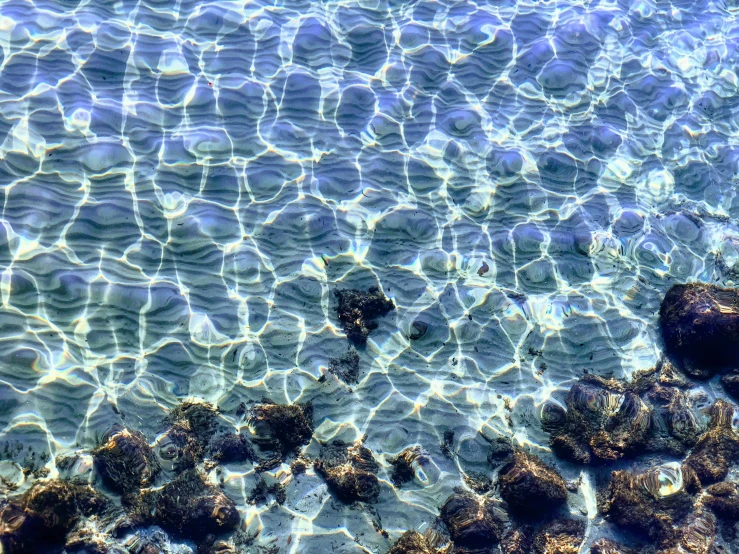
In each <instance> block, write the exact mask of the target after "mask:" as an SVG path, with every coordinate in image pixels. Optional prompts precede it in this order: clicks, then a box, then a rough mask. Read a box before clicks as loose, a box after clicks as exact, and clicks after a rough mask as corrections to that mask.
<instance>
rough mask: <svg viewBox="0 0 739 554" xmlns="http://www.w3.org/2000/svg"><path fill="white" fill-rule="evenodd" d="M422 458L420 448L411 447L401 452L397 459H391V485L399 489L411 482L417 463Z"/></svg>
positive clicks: (422, 454) (414, 475) (422, 453)
mask: <svg viewBox="0 0 739 554" xmlns="http://www.w3.org/2000/svg"><path fill="white" fill-rule="evenodd" d="M423 456H425V454H424V452H423V450H422V449H421V448H420V447H418V446H411V447H408V448H406V449H405V450H403V451H402V452H401V453H400V454H398V456H397V457H395V458H393V459H391V460H390V465H391V466H393V473H392V475H391V477H390V479H391V480H392V482H393V485H395V486H396V487H400V486H401V485H403V484H404V483H408V482H409V481H412V480H413V479H414V478H415V477H416V473H417V472H418V461H419V459H420V458H422V457H423ZM421 480H423V479H421Z"/></svg>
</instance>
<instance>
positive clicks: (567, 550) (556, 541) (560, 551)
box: [533, 519, 585, 554]
mask: <svg viewBox="0 0 739 554" xmlns="http://www.w3.org/2000/svg"><path fill="white" fill-rule="evenodd" d="M584 537H585V523H583V522H582V521H579V520H574V519H557V520H554V521H552V522H551V523H548V524H546V525H545V526H544V527H542V528H541V529H540V530H539V532H537V533H536V535H535V537H534V550H533V551H534V552H535V553H536V554H579V552H580V546H581V545H582V541H583V539H584Z"/></svg>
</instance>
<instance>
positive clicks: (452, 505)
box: [440, 493, 505, 551]
mask: <svg viewBox="0 0 739 554" xmlns="http://www.w3.org/2000/svg"><path fill="white" fill-rule="evenodd" d="M440 511H441V519H442V521H443V522H444V524H445V525H446V527H447V529H448V530H449V535H450V536H451V539H452V541H454V546H455V548H456V549H458V550H462V551H465V550H469V551H488V550H490V549H492V547H494V546H495V545H496V544H498V543H499V542H500V540H501V538H502V537H503V532H504V530H505V519H504V514H503V513H502V512H501V511H500V510H499V509H498V508H497V507H496V506H495V505H494V504H493V502H492V501H491V500H490V499H489V498H485V497H478V496H475V495H472V494H468V493H455V494H453V495H452V496H450V497H449V498H447V500H446V501H445V502H444V504H443V505H442V506H441V510H440ZM455 551H456V550H455Z"/></svg>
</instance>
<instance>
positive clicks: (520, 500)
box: [498, 450, 567, 517]
mask: <svg viewBox="0 0 739 554" xmlns="http://www.w3.org/2000/svg"><path fill="white" fill-rule="evenodd" d="M498 487H499V488H500V496H501V498H502V499H503V500H505V501H506V503H507V504H508V507H509V509H510V511H511V513H514V514H516V515H519V516H524V517H538V516H540V515H542V514H545V513H548V512H551V511H552V510H554V509H556V508H558V507H559V506H561V505H562V504H564V503H565V502H566V501H567V485H566V484H565V481H564V479H562V476H561V475H560V474H559V473H558V472H557V471H556V470H555V469H554V468H552V467H550V466H548V465H547V464H545V463H544V462H542V461H541V460H540V459H539V458H537V457H536V456H532V455H531V454H528V453H526V452H524V451H523V450H517V451H515V452H514V454H513V456H512V459H511V461H510V462H508V463H507V464H506V465H505V466H504V467H503V468H501V470H500V472H499V474H498Z"/></svg>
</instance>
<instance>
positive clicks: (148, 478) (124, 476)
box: [92, 427, 160, 492]
mask: <svg viewBox="0 0 739 554" xmlns="http://www.w3.org/2000/svg"><path fill="white" fill-rule="evenodd" d="M92 457H93V460H94V462H95V467H96V468H97V471H98V472H99V473H100V475H101V476H102V478H103V480H104V481H105V483H106V484H107V485H108V486H109V487H111V488H112V489H114V490H116V491H118V492H132V491H136V490H138V489H140V488H141V487H146V486H149V485H150V484H151V483H152V482H153V480H154V477H155V476H156V474H157V473H158V472H159V469H160V468H159V462H158V461H157V459H156V456H155V455H154V452H153V451H152V449H151V447H150V446H149V443H148V442H147V441H146V437H144V435H143V434H142V433H140V432H138V431H131V430H129V429H125V428H118V427H116V428H114V429H113V430H112V431H111V432H110V433H108V434H107V435H106V436H105V437H104V439H103V443H102V444H101V445H100V446H98V447H97V448H96V449H95V450H93V451H92Z"/></svg>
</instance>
